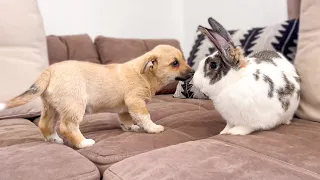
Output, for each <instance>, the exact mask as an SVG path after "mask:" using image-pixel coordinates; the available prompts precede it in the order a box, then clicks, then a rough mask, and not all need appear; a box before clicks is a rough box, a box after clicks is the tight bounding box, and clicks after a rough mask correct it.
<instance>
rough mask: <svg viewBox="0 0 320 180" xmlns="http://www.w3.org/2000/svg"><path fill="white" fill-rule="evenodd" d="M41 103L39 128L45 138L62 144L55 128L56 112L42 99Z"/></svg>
mask: <svg viewBox="0 0 320 180" xmlns="http://www.w3.org/2000/svg"><path fill="white" fill-rule="evenodd" d="M43 105H44V107H43V110H42V113H41V117H40V121H39V128H40V130H41V132H42V134H43V136H44V138H45V140H46V141H49V142H55V143H59V144H63V140H62V139H61V138H60V137H59V135H58V134H57V131H56V129H55V127H56V123H57V120H58V112H57V111H55V110H54V108H53V107H52V106H50V105H49V104H48V103H46V102H45V101H43Z"/></svg>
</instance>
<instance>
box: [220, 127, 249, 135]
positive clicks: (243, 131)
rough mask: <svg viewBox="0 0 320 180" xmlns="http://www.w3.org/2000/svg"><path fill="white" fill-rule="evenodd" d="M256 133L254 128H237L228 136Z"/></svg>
mask: <svg viewBox="0 0 320 180" xmlns="http://www.w3.org/2000/svg"><path fill="white" fill-rule="evenodd" d="M253 131H254V129H253V128H251V127H247V126H235V127H233V128H231V129H229V130H228V132H227V133H226V134H230V135H247V134H250V133H252V132H253Z"/></svg>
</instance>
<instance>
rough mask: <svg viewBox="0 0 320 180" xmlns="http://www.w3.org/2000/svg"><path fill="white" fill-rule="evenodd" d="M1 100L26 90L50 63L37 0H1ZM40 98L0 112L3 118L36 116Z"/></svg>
mask: <svg viewBox="0 0 320 180" xmlns="http://www.w3.org/2000/svg"><path fill="white" fill-rule="evenodd" d="M0 24H1V28H0V72H1V76H0V84H1V93H0V103H3V102H5V101H7V100H9V99H11V98H13V97H15V96H17V95H20V94H21V93H23V92H24V91H25V90H27V89H28V88H29V87H30V86H31V85H32V83H33V82H34V81H35V80H36V78H37V76H38V75H39V74H40V73H41V71H42V70H44V69H45V68H46V67H47V66H48V57H47V46H46V36H45V32H44V27H43V21H42V17H41V14H40V12H39V9H38V4H37V1H36V0H25V1H20V0H10V1H0ZM41 105H42V103H41V100H40V98H37V99H36V100H34V101H32V102H30V103H28V104H26V105H23V106H20V107H16V108H13V109H8V110H4V111H1V112H0V119H4V118H10V117H13V118H19V117H21V118H25V117H31V116H37V115H39V114H40V111H41V109H42V107H41Z"/></svg>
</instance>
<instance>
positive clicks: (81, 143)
mask: <svg viewBox="0 0 320 180" xmlns="http://www.w3.org/2000/svg"><path fill="white" fill-rule="evenodd" d="M70 108H72V109H70ZM84 114H85V106H79V105H78V106H77V105H75V104H72V105H70V106H69V107H68V110H65V111H64V112H60V115H61V122H60V132H61V134H62V135H63V136H64V137H66V139H67V140H68V141H69V142H70V143H71V144H72V145H73V146H75V147H77V148H84V147H88V146H92V145H93V144H95V141H94V140H92V139H86V138H85V137H84V136H83V134H82V133H81V131H80V129H79V126H80V123H81V122H82V120H83V116H84Z"/></svg>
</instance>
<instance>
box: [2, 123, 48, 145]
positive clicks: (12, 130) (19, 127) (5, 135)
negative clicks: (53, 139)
mask: <svg viewBox="0 0 320 180" xmlns="http://www.w3.org/2000/svg"><path fill="white" fill-rule="evenodd" d="M39 141H44V138H43V136H42V134H41V132H40V130H39V128H38V127H37V126H35V125H34V124H33V123H32V122H30V121H29V120H26V119H4V120H1V121H0V148H1V147H6V146H11V145H15V144H22V143H31V142H39Z"/></svg>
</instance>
